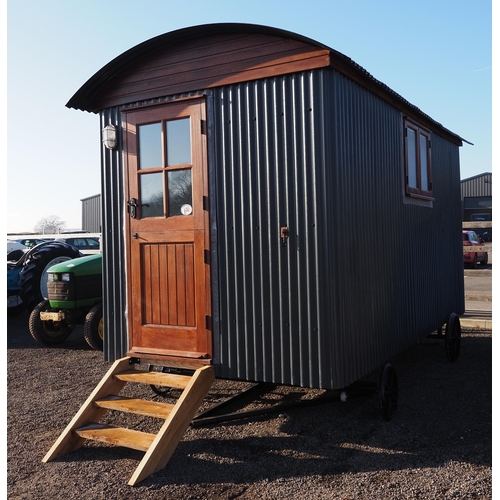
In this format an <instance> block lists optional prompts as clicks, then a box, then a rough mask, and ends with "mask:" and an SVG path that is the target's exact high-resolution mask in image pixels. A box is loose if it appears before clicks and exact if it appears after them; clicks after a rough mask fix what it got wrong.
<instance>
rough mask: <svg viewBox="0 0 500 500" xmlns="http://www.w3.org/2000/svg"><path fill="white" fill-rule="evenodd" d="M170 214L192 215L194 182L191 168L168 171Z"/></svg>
mask: <svg viewBox="0 0 500 500" xmlns="http://www.w3.org/2000/svg"><path fill="white" fill-rule="evenodd" d="M167 175H168V177H167V183H168V215H169V217H171V216H173V215H191V214H192V213H193V194H192V193H193V183H192V180H191V169H189V168H188V169H184V170H170V171H169V172H168V174H167Z"/></svg>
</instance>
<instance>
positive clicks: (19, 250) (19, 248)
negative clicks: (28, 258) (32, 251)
mask: <svg viewBox="0 0 500 500" xmlns="http://www.w3.org/2000/svg"><path fill="white" fill-rule="evenodd" d="M27 249H28V248H27V247H26V246H25V245H23V244H22V243H19V242H18V241H13V240H7V261H9V260H18V259H20V258H21V257H22V256H23V255H24V252H26V250H27Z"/></svg>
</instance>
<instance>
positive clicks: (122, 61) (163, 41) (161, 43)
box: [66, 23, 471, 144]
mask: <svg viewBox="0 0 500 500" xmlns="http://www.w3.org/2000/svg"><path fill="white" fill-rule="evenodd" d="M242 33H248V34H258V35H269V36H276V37H282V38H288V39H290V40H296V41H299V42H303V43H306V44H309V45H312V46H315V47H318V48H322V49H327V50H329V51H330V54H331V58H332V61H337V62H340V63H342V64H343V65H345V66H346V67H348V68H349V69H350V70H351V71H353V72H354V73H356V74H357V76H358V77H359V78H360V79H361V80H362V81H364V82H366V84H367V85H369V86H371V87H373V86H375V87H376V88H377V89H378V91H379V92H381V93H382V94H385V95H386V96H387V98H388V99H389V100H391V101H393V102H394V101H395V102H399V103H400V105H402V106H403V107H404V108H407V109H411V110H413V111H414V112H415V113H416V114H417V115H420V116H421V117H423V118H425V119H426V120H427V121H428V122H431V123H432V124H434V125H435V126H437V127H438V128H440V129H441V130H442V131H443V132H445V133H446V134H447V135H451V136H452V137H454V138H455V139H456V140H458V141H460V142H461V141H464V142H467V143H469V142H468V141H466V140H465V139H463V138H461V137H459V136H458V135H456V134H455V133H453V132H451V131H450V130H448V129H446V128H445V127H443V126H442V125H441V124H440V123H438V122H436V121H435V120H434V119H432V118H431V117H430V116H428V115H426V114H425V113H423V112H422V111H421V110H420V109H419V108H417V107H416V106H414V105H413V104H411V103H410V102H408V101H407V100H406V99H404V98H403V97H402V96H400V95H399V94H397V93H396V92H394V91H393V90H392V89H390V88H389V87H388V86H387V85H385V84H384V83H382V82H380V81H379V80H377V79H376V78H374V77H373V76H372V75H371V74H370V73H369V72H368V71H366V70H365V69H364V68H362V67H361V66H360V65H359V64H357V63H355V62H354V61H353V60H352V59H350V58H349V57H347V56H345V55H344V54H342V53H340V52H338V51H336V50H334V49H332V48H331V47H328V46H327V45H324V44H322V43H319V42H317V41H315V40H312V39H310V38H307V37H305V36H302V35H299V34H297V33H293V32H290V31H286V30H282V29H279V28H273V27H269V26H262V25H256V24H245V23H215V24H204V25H199V26H192V27H188V28H181V29H178V30H175V31H171V32H168V33H165V34H163V35H159V36H156V37H154V38H151V39H149V40H146V41H145V42H142V43H140V44H139V45H136V46H135V47H132V48H131V49H129V50H127V51H125V52H123V53H122V54H121V55H119V56H118V57H116V58H115V59H113V60H112V61H110V62H109V63H108V64H106V65H105V66H104V67H103V68H101V69H100V70H99V71H98V72H97V73H95V74H94V76H92V77H91V78H90V79H89V80H88V81H87V82H86V83H85V84H84V85H82V87H81V88H80V89H79V90H78V91H77V92H76V93H75V94H74V95H73V97H72V98H71V99H70V100H69V101H68V103H67V104H66V106H67V107H68V108H74V109H80V110H82V111H89V112H94V111H95V109H93V106H92V103H93V102H94V99H95V96H97V95H99V94H100V93H101V92H102V91H103V89H105V88H106V87H108V85H112V83H113V80H114V79H115V78H117V77H118V76H119V75H121V74H123V72H124V71H125V70H126V69H127V68H130V67H131V66H133V65H134V64H135V63H136V62H139V61H142V60H144V58H145V57H148V56H150V55H151V53H153V52H158V51H159V50H162V49H165V50H166V49H167V48H168V47H172V46H174V45H176V44H179V43H183V42H187V41H190V40H195V39H198V38H203V37H207V36H210V35H221V34H242ZM335 66H336V65H335V64H333V67H335ZM469 144H471V143H469Z"/></svg>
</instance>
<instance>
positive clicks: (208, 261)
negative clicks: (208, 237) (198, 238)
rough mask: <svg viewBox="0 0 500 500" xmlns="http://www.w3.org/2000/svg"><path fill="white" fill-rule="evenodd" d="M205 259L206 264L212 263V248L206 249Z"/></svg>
mask: <svg viewBox="0 0 500 500" xmlns="http://www.w3.org/2000/svg"><path fill="white" fill-rule="evenodd" d="M203 260H204V261H205V264H208V265H210V261H211V258H210V250H204V255H203Z"/></svg>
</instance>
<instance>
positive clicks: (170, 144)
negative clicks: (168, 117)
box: [167, 118, 191, 166]
mask: <svg viewBox="0 0 500 500" xmlns="http://www.w3.org/2000/svg"><path fill="white" fill-rule="evenodd" d="M190 163H191V125H190V119H189V118H182V119H180V120H173V121H169V122H167V166H171V165H185V164H190Z"/></svg>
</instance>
